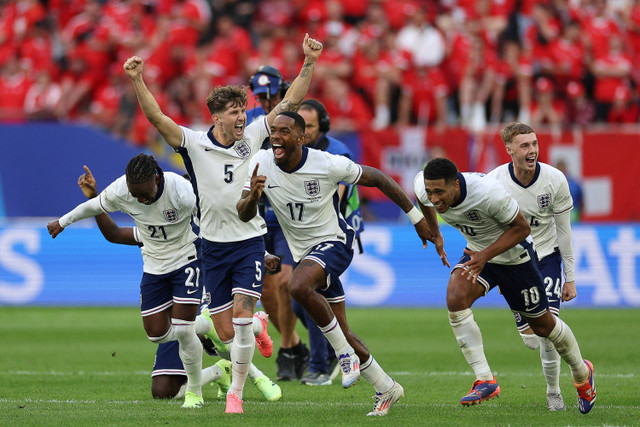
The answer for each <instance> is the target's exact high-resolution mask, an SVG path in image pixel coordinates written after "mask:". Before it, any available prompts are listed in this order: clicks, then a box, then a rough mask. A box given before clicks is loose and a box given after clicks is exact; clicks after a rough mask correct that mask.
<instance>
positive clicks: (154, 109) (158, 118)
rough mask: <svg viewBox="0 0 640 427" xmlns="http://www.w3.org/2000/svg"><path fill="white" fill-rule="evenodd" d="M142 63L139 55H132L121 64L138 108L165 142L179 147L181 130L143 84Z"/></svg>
mask: <svg viewBox="0 0 640 427" xmlns="http://www.w3.org/2000/svg"><path fill="white" fill-rule="evenodd" d="M143 65H144V62H143V61H142V59H141V58H140V57H139V56H132V57H131V58H129V59H127V60H126V61H125V63H124V65H123V67H124V70H125V71H126V72H127V75H128V76H129V77H130V78H131V81H132V82H133V87H134V88H135V90H136V96H137V97H138V104H140V108H141V109H142V112H143V113H144V115H145V116H146V117H147V120H149V123H151V124H152V125H153V127H155V128H156V129H157V130H158V132H159V133H160V135H162V138H164V140H165V141H166V142H167V144H169V145H170V146H172V147H173V148H179V147H180V144H181V143H182V130H181V129H180V126H178V125H177V124H176V122H174V121H173V120H172V119H171V117H169V116H166V115H165V114H164V113H163V112H162V110H161V109H160V106H159V105H158V102H157V101H156V99H155V98H154V97H153V94H152V93H151V92H150V91H149V89H148V88H147V85H145V84H144V80H143V79H142V68H143Z"/></svg>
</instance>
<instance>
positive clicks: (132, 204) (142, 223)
mask: <svg viewBox="0 0 640 427" xmlns="http://www.w3.org/2000/svg"><path fill="white" fill-rule="evenodd" d="M158 193H159V196H156V201H155V202H153V203H151V204H150V205H145V204H144V203H140V202H138V200H137V199H136V198H134V197H133V196H132V195H131V193H129V189H128V188H127V178H126V176H125V175H123V176H121V177H120V178H118V179H117V180H115V181H114V182H113V183H111V184H110V185H109V186H108V187H107V188H105V189H104V190H103V191H102V193H100V195H99V196H98V197H99V202H100V207H101V208H102V210H103V211H104V212H107V213H108V212H115V211H122V212H124V213H126V214H128V215H130V216H131V217H132V218H133V221H134V222H135V223H136V226H137V232H138V235H137V236H136V240H138V241H140V242H142V243H143V246H142V248H140V251H141V252H142V259H143V261H144V266H143V270H144V272H145V273H151V274H165V273H170V272H172V271H175V270H177V269H178V268H180V267H182V266H183V265H185V264H188V263H189V262H191V261H193V260H194V259H196V257H197V253H196V246H195V244H194V243H193V242H194V241H195V240H196V239H197V238H198V236H196V234H195V233H194V232H193V230H192V228H191V215H192V214H193V213H194V211H195V205H196V196H195V194H193V190H192V189H191V184H189V181H187V180H186V179H184V178H183V177H181V176H180V175H178V174H175V173H173V172H164V180H163V184H162V185H161V186H160V187H159V188H158Z"/></svg>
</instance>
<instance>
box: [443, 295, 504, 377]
mask: <svg viewBox="0 0 640 427" xmlns="http://www.w3.org/2000/svg"><path fill="white" fill-rule="evenodd" d="M449 324H450V325H451V328H452V329H453V335H455V337H456V341H458V345H459V346H460V350H462V354H463V355H464V358H465V359H467V363H468V364H469V366H471V368H472V369H473V372H474V373H475V374H476V378H477V379H479V380H481V381H491V380H492V379H493V374H492V373H491V368H489V363H488V362H487V358H486V356H485V354H484V346H483V344H482V333H481V332H480V328H479V327H478V324H477V323H476V321H475V319H474V317H473V313H472V312H471V309H470V308H467V309H465V310H461V311H450V312H449Z"/></svg>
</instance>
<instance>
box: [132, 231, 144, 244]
mask: <svg viewBox="0 0 640 427" xmlns="http://www.w3.org/2000/svg"><path fill="white" fill-rule="evenodd" d="M133 240H135V241H136V242H138V243H142V241H141V240H140V231H139V230H138V227H133Z"/></svg>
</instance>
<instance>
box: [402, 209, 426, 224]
mask: <svg viewBox="0 0 640 427" xmlns="http://www.w3.org/2000/svg"><path fill="white" fill-rule="evenodd" d="M406 214H407V216H408V217H409V221H411V224H413V225H416V224H417V223H419V222H420V220H421V219H423V218H424V215H422V212H420V210H418V208H416V207H415V206H414V207H412V208H411V210H410V211H409V212H407V213H406Z"/></svg>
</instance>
